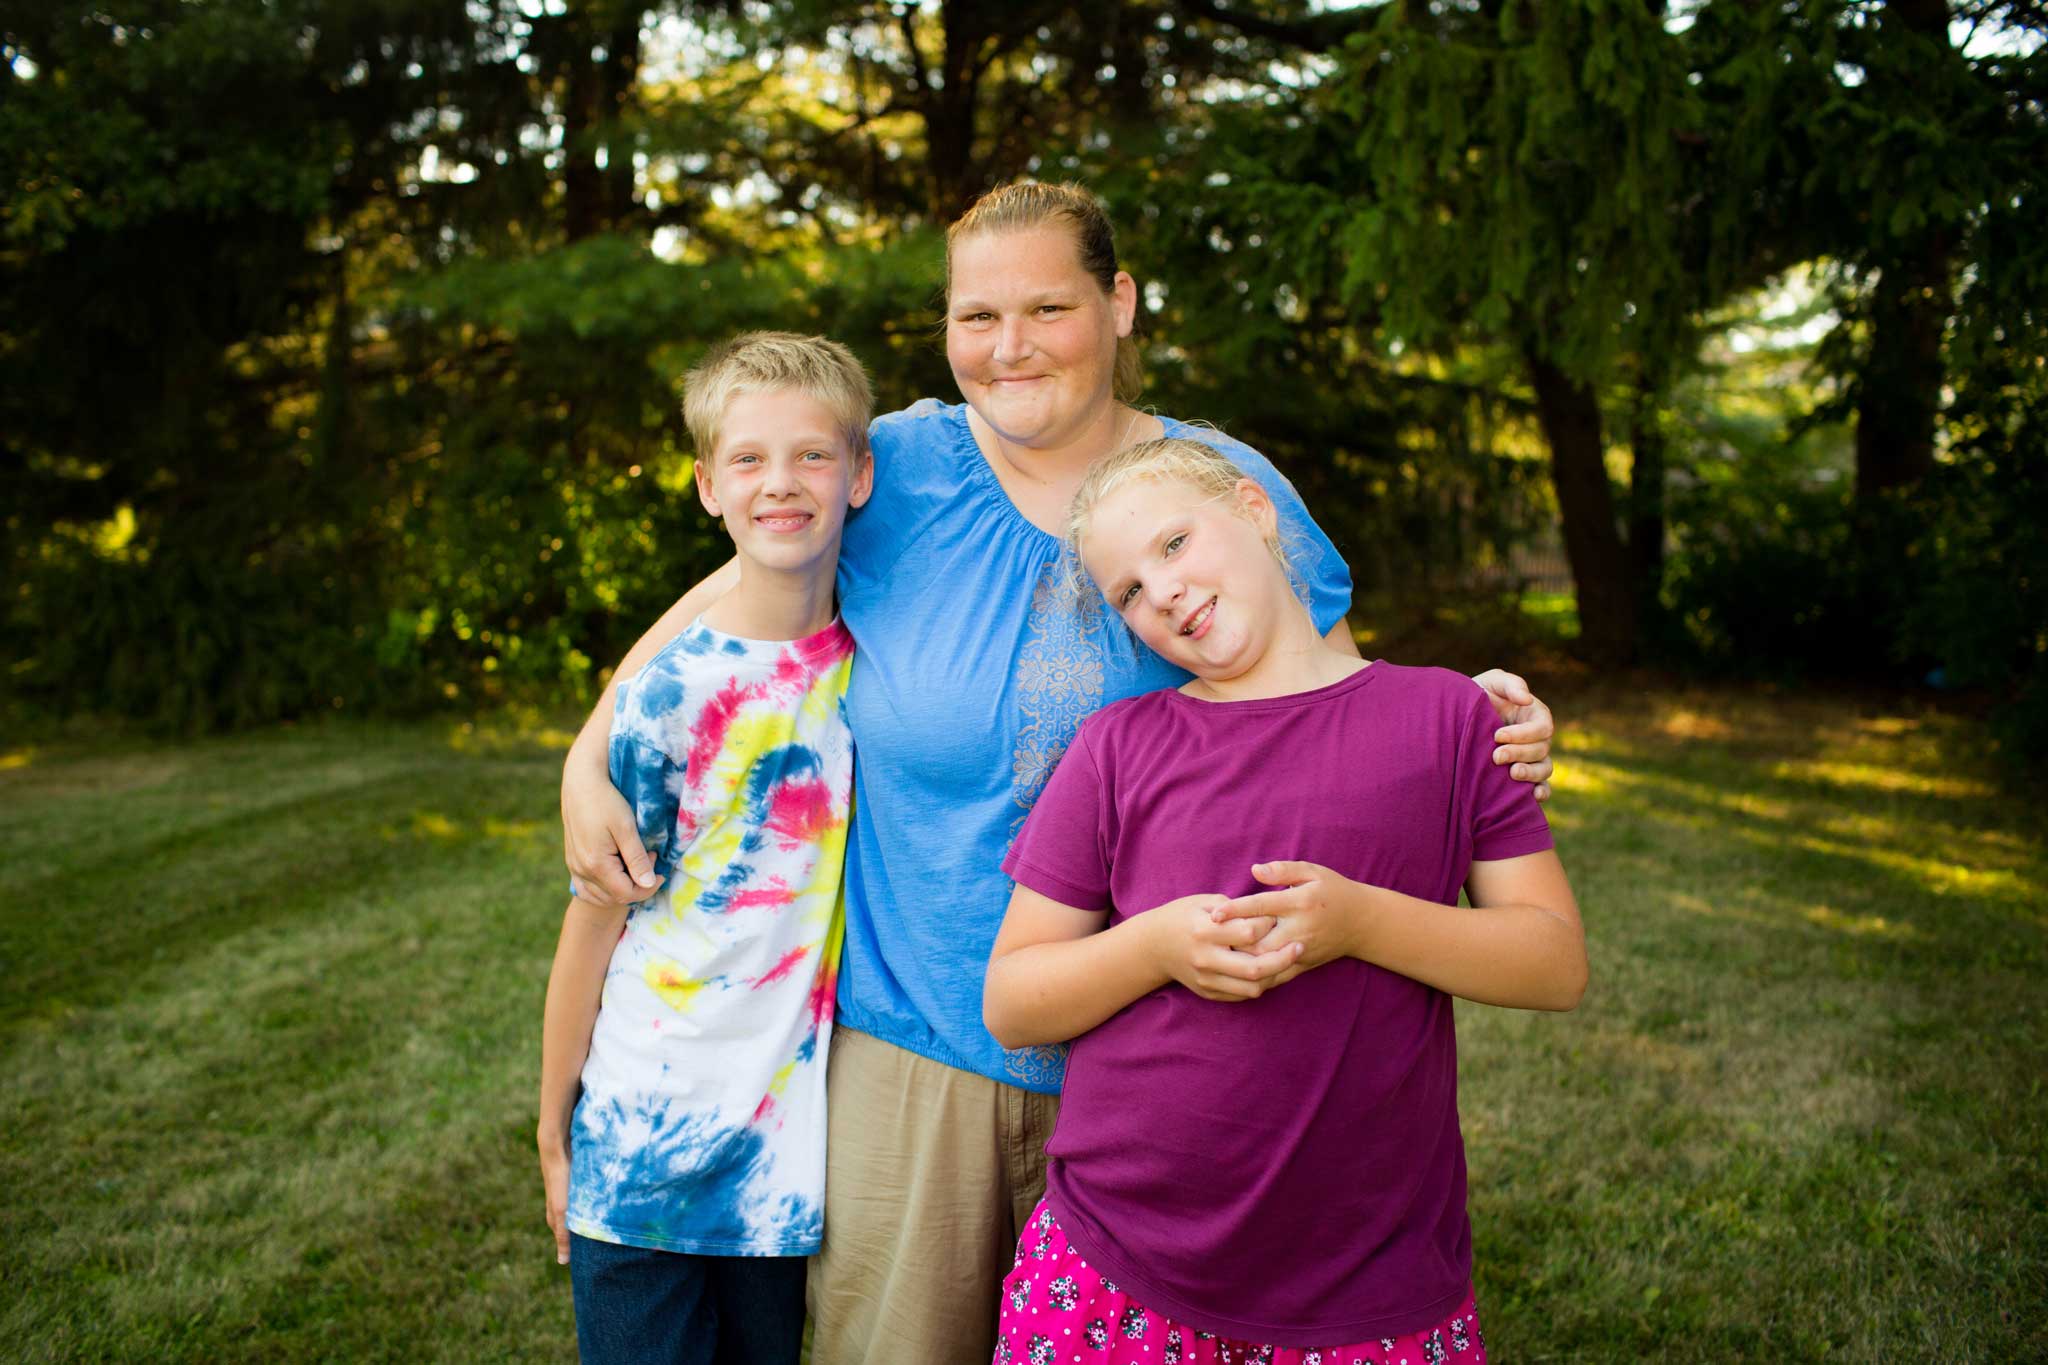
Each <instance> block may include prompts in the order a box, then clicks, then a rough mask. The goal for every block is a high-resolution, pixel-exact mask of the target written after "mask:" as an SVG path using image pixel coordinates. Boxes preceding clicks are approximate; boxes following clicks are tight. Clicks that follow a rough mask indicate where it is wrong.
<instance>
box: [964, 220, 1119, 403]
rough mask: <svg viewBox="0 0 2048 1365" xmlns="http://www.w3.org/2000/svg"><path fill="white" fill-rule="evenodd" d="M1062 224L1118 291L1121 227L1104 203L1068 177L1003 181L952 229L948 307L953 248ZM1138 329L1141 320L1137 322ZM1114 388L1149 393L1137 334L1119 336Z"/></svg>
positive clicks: (1105, 286) (1101, 278) (1105, 287)
mask: <svg viewBox="0 0 2048 1365" xmlns="http://www.w3.org/2000/svg"><path fill="white" fill-rule="evenodd" d="M1048 223H1056V224H1058V225H1060V226H1062V227H1064V228H1066V229H1067V230H1068V231H1069V232H1072V233H1073V234H1074V249H1075V251H1076V252H1077V253H1079V255H1080V258H1081V269H1082V270H1084V271H1086V272H1087V274H1088V276H1089V278H1090V279H1092V280H1094V281H1095V283H1096V284H1098V285H1100V286H1101V287H1102V292H1103V293H1105V294H1108V293H1111V292H1113V291H1114V290H1115V289H1116V272H1117V263H1116V229H1114V228H1112V227H1111V226H1110V225H1109V214H1107V213H1106V212H1104V211H1103V207H1102V201H1101V200H1099V199H1097V198H1096V197H1095V196H1094V195H1093V194H1090V193H1089V192H1088V191H1087V190H1086V189H1084V188H1082V187H1081V186H1079V185H1076V184H1074V183H1073V182H1072V181H1068V182H1066V183H1064V184H1059V185H1048V184H1046V183H1045V182H1043V181H1039V180H1019V181H1017V182H1015V183H1014V184H1009V185H998V186H997V187H996V188H995V189H992V190H990V191H989V192H988V193H987V194H984V195H982V196H981V198H979V199H977V200H975V201H974V202H973V203H972V204H970V205H969V206H968V208H967V212H965V213H963V214H961V215H960V217H959V218H958V219H956V220H954V223H953V225H952V226H951V227H949V228H947V229H946V305H947V309H948V311H949V312H950V310H951V308H952V302H953V248H954V246H956V245H957V244H958V243H960V242H962V241H964V240H966V239H967V238H969V237H974V236H978V235H980V234H982V233H1000V232H1022V231H1025V230H1027V229H1030V228H1035V227H1044V226H1045V225H1046V224H1048ZM1133 327H1134V329H1135V322H1134V323H1133ZM1110 383H1111V392H1112V393H1113V394H1114V395H1115V396H1116V399H1117V401H1118V402H1120V403H1135V402H1137V401H1138V396H1139V395H1140V394H1141V393H1143V392H1144V391H1145V376H1144V369H1143V366H1142V365H1141V364H1140V362H1139V359H1138V343H1137V340H1136V338H1135V336H1127V337H1118V338H1117V342H1116V370H1115V373H1114V375H1113V376H1112V378H1111V381H1110Z"/></svg>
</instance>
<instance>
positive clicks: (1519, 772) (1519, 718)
mask: <svg viewBox="0 0 2048 1365" xmlns="http://www.w3.org/2000/svg"><path fill="white" fill-rule="evenodd" d="M1472 681H1473V682H1476V683H1478V684H1479V685H1480V686H1481V687H1483V688H1485V689H1486V699H1487V700H1488V701H1490V702H1492V703H1493V709H1494V711H1495V712H1496V713H1497V714H1498V715H1499V716H1500V718H1501V720H1502V722H1503V724H1502V725H1501V727H1500V728H1499V729H1498V730H1495V731H1494V732H1493V742H1494V743H1495V745H1497V746H1498V747H1497V748H1495V749H1494V751H1493V761H1494V762H1495V763H1511V764H1513V765H1514V766H1513V767H1511V768H1509V769H1508V775H1509V776H1510V777H1512V778H1514V779H1515V781H1517V782H1534V783H1535V784H1536V799H1537V800H1538V801H1548V800H1549V799H1550V774H1551V772H1552V771H1553V770H1554V765H1553V764H1552V763H1551V761H1550V739H1551V736H1552V735H1553V734H1554V733H1555V732H1556V727H1555V725H1554V724H1553V723H1552V721H1551V717H1550V708H1549V707H1547V706H1545V705H1544V704H1543V703H1542V701H1541V700H1539V699H1538V698H1537V696H1536V694H1535V693H1534V692H1531V691H1530V690H1529V684H1527V683H1526V682H1523V681H1522V680H1521V679H1520V678H1518V677H1516V676H1515V675H1514V674H1512V673H1508V672H1504V671H1503V670H1501V669H1498V668H1489V669H1487V670H1486V672H1484V673H1481V674H1480V675H1478V676H1477V677H1475V678H1474V679H1472Z"/></svg>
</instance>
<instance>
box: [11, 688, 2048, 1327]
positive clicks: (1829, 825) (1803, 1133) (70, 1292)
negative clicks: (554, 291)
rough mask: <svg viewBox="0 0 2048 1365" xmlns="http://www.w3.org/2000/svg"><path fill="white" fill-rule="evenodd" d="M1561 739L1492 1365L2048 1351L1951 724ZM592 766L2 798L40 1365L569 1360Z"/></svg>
mask: <svg viewBox="0 0 2048 1365" xmlns="http://www.w3.org/2000/svg"><path fill="white" fill-rule="evenodd" d="M1549 700H1550V701H1551V702H1552V704H1553V705H1554V706H1555V708H1556V710H1557V712H1558V714H1559V715H1560V716H1561V717H1563V718H1564V723H1565V725H1566V726H1567V729H1566V731H1565V733H1564V735H1563V738H1562V740H1561V743H1560V746H1559V747H1560V754H1559V763H1560V769H1559V779H1558V783H1557V786H1558V797H1557V799H1556V800H1555V801H1554V802H1552V803H1551V805H1550V808H1549V815H1550V817H1551V820H1552V823H1553V826H1554V828H1555V829H1556V830H1557V831H1558V832H1559V849H1560V853H1561V855H1562V857H1563V859H1564V861H1565V864H1566V866H1567V868H1568V869H1569V870H1570V872H1571V875H1572V879H1573V883H1574V887H1575V889H1576V890H1577V891H1578V894H1579V899H1580V903H1581V907H1582V909H1583V912H1584V915H1585V920H1586V925H1587V936H1588V948H1589V952H1590V955H1591V958H1592V965H1593V976H1592V985H1591V988H1590V990H1589V991H1588V994H1587V996H1586V999H1585V1002H1584V1004H1583V1005H1582V1006H1581V1007H1580V1009H1579V1010H1578V1011H1576V1012H1575V1013H1572V1014H1567V1015H1553V1014H1543V1013H1534V1012H1521V1011H1512V1010H1500V1009H1489V1008H1485V1007H1481V1006H1475V1005H1469V1004H1465V1003H1462V1002H1461V1003H1460V1004H1459V1005H1458V1006H1457V1027H1458V1035H1459V1053H1460V1074H1459V1102H1460V1108H1461V1110H1462V1112H1463V1115H1464V1128H1465V1136H1466V1147H1467V1152H1468V1160H1469V1162H1470V1169H1471V1171H1472V1184H1471V1190H1472V1214H1473V1232H1474V1238H1475V1247H1476V1250H1477V1262H1476V1267H1475V1273H1476V1276H1477V1279H1478V1283H1479V1295H1480V1297H1481V1299H1482V1300H1484V1301H1485V1302H1487V1303H1489V1304H1495V1305H1498V1309H1497V1312H1496V1316H1495V1318H1494V1319H1493V1321H1492V1322H1489V1327H1488V1336H1489V1339H1490V1341H1489V1344H1490V1345H1492V1344H1494V1342H1493V1340H1492V1339H1493V1338H1495V1336H1496V1327H1495V1324H1496V1323H1497V1324H1499V1327H1498V1331H1499V1333H1500V1334H1501V1339H1500V1342H1499V1346H1500V1353H1501V1355H1502V1358H1507V1357H1508V1355H1510V1354H1513V1355H1514V1356H1515V1358H1527V1359H1545V1358H1548V1359H1566V1360H1637V1359H1645V1360H1648V1359H1655V1360H1663V1359H1690V1358H1703V1357H1706V1356H1709V1355H1712V1356H1714V1357H1716V1358H1728V1359H1742V1358H1754V1359H1762V1358H1768V1357H1773V1356H1776V1357H1783V1358H1799V1359H1808V1358H1822V1357H1827V1358H1843V1359H1872V1358H1882V1357H1885V1356H1888V1355H1899V1356H1902V1357H1903V1356H1906V1355H1914V1356H1918V1355H1929V1356H1934V1355H1938V1354H1940V1353H1941V1352H1943V1351H1945V1352H1946V1353H1947V1355H1949V1356H1951V1357H1954V1358H1975V1359H2023V1358H2041V1357H2042V1356H2043V1355H2044V1351H2043V1350H2042V1349H2038V1348H2041V1347H2043V1346H2044V1345H2048V1342H2044V1340H2043V1334H2042V1330H2041V1329H2040V1328H2039V1326H2037V1325H2032V1326H2030V1325H2029V1324H2030V1323H2034V1322H2035V1321H2036V1320H2035V1319H2033V1318H2030V1317H2029V1315H2030V1314H2034V1315H2038V1311H2039V1308H2038V1306H2039V1302H2040V1294H2039V1292H2038V1290H2039V1287H2040V1285H2041V1284H2043V1283H2044V1282H2048V1278H2044V1275H2048V1251H2044V1248H2048V1124H2042V1123H2040V1122H2038V1121H2036V1118H2037V1117H2038V1115H2039V1113H2040V1111H2041V1104H2042V1091H2041V1081H2040V1079H2039V1077H2040V1059H2041V1057H2042V1056H2043V1055H2048V997H2044V995H2043V993H2042V991H2041V988H2040V980H2041V973H2042V970H2043V967H2044V964H2048V933H2044V927H2043V924H2044V921H2043V911H2044V901H2048V896H2044V894H2043V888H2044V887H2048V836H2044V833H2043V830H2044V824H2043V821H2042V819H2041V815H2040V812H2039V810H2038V809H2037V808H2034V807H2030V806H2027V805H2025V804H2023V803H2021V802H2019V801H2017V800H2016V799H2015V798H2014V797H2013V796H2012V795H2010V794H2006V793H2002V792H2000V791H1999V790H1998V789H1997V787H1996V784H1995V781H1994V779H1993V777H1992V775H1991V772H1990V770H1989V768H1988V766H1987V765H1986V763H1985V762H1984V761H1983V746H1982V744H1981V743H1979V741H1978V738H1977V736H1976V735H1975V732H1974V731H1972V730H1970V729H1969V728H1968V727H1967V726H1966V725H1964V724H1963V723H1962V722H1959V721H1957V720H1956V719H1954V718H1952V717H1946V716H1942V715H1939V714H1932V713H1930V714H1927V715H1903V716H1896V717H1892V716H1885V715H1872V714H1864V713H1862V712H1860V711H1859V710H1858V709H1857V704H1855V703H1851V702H1848V701H1844V700H1841V699H1832V698H1811V697H1804V696H1800V697H1777V696H1768V695H1760V694H1758V693H1756V692H1745V693H1738V692H1733V691H1730V692H1728V693H1720V692H1712V691H1706V690H1702V689H1693V690H1690V691H1678V692H1673V693H1670V694H1665V693H1661V692H1654V691H1645V692H1639V693H1637V694H1632V695H1627V696H1621V695H1617V696H1613V697H1607V698H1604V699H1603V698H1599V697H1595V698H1593V699H1591V700H1587V699H1583V698H1578V699H1575V698H1573V697H1571V696H1569V695H1566V696H1561V697H1552V698H1549ZM1863 705H1864V706H1865V707H1866V708H1867V706H1868V703H1864V704H1863ZM567 724H568V722H564V721H562V720H561V719H560V718H553V717H542V716H539V715H527V716H514V717H497V718H490V719H486V720H478V721H474V722H471V724H470V728H469V729H468V730H467V731H465V730H463V729H462V727H461V726H460V725H449V724H421V725H417V726H412V727H401V726H385V727H375V726H367V725H358V726H353V727H351V726H346V725H337V726H332V727H314V726H308V727H303V728H300V729H298V730H296V731H292V732H275V733H267V734H262V735H253V736H244V737H235V738H231V739H227V740H220V741H206V742H204V743H200V744H192V745H159V744H151V745H137V746H134V747H133V748H132V749H130V750H127V751H119V750H112V749H107V748H101V749H97V750H92V751H85V752H71V751H68V750H64V749H61V748H59V749H53V750H49V751H45V752H41V753H38V754H37V755H36V757H35V759H34V761H33V763H31V764H28V765H25V766H22V767H18V768H15V769H13V770H0V969H4V970H5V972H6V973H7V975H8V979H9V980H10V983H11V985H12V987H13V990H14V998H13V999H12V1000H9V1001H7V1002H5V1003H6V1007H5V1008H0V1056H4V1057H5V1060H6V1070H5V1071H4V1072H0V1074H4V1075H5V1076H6V1080H5V1081H0V1104H5V1106H6V1112H7V1114H8V1121H7V1123H6V1124H4V1125H0V1181H4V1182H6V1184H7V1187H8V1189H9V1190H10V1191H11V1192H12V1194H13V1199H12V1202H11V1203H10V1206H9V1212H8V1214H7V1215H6V1216H5V1217H4V1218H0V1223H4V1226H5V1230H6V1232H7V1234H8V1236H9V1238H10V1255H11V1256H12V1258H13V1259H12V1261H10V1264H9V1270H10V1284H13V1283H15V1282H16V1280H17V1279H18V1281H19V1283H20V1284H21V1285H22V1286H23V1288H22V1290H21V1291H20V1292H19V1293H18V1294H16V1295H15V1296H13V1298H12V1299H11V1301H0V1356H10V1358H11V1354H26V1355H28V1356H29V1357H31V1358H35V1357H36V1353H37V1352H38V1351H41V1352H42V1354H43V1355H46V1356H48V1357H49V1358H53V1359H99V1358H115V1357H120V1356H122V1355H123V1353H124V1351H125V1354H126V1357H127V1358H149V1359H195V1360H198V1359H205V1360H212V1359H258V1358H261V1359H278V1360H315V1359H395V1358H410V1356H411V1355H418V1356H420V1357H421V1358H438V1357H446V1358H462V1359H533V1360H540V1359H567V1358H571V1357H572V1355H573V1351H574V1337H573V1332H572V1329H571V1325H570V1320H569V1299H568V1292H567V1289H566V1287H565V1285H564V1283H563V1281H562V1280H561V1279H560V1278H559V1275H558V1273H557V1268H556V1267H555V1266H554V1265H553V1261H552V1256H551V1255H550V1254H548V1251H547V1247H546V1245H545V1232H544V1230H543V1229H542V1227H541V1224H540V1218H539V1211H538V1204H539V1189H538V1184H537V1181H536V1180H535V1179H534V1177H533V1174H532V1171H531V1165H532V1159H533V1158H532V1142H533V1138H532V1134H533V1120H534V1112H533V1093H534V1086H535V1074H534V1073H535V1068H536V1061H535V1058H536V1055H537V1044H536V1040H537V1036H538V1027H539V1009H540V1000H541V993H542V989H543V983H544V982H545V980H546V975H547V965H548V960H549V954H550V951H551V948H552V945H553V942H554V937H555V933H556V931H557V929H558V928H559V925H560V916H561V905H562V901H563V899H564V896H563V887H562V881H563V877H562V871H561V864H560V861H559V853H558V849H557V847H556V844H557V837H558V827H557V824H556V815H555V804H556V795H555V792H556V783H557V778H558V775H559V767H560V744H562V743H566V742H567V737H568V730H567V729H566V728H565V727H566V725H567ZM1844 774H1847V778H1846V779H1845V778H1844ZM1890 774H1903V775H1906V776H1907V777H1909V778H1910V779H1911V780H1910V781H1907V782H1892V781H1891V780H1890V777H1889V776H1888V775H1890ZM104 829H119V830H121V831H123V834H122V840H121V844H120V847H119V848H118V849H117V850H114V851H113V852H112V853H109V852H108V851H107V850H105V849H102V848H99V847H95V846H93V844H92V842H91V841H85V840H80V839H78V838H77V837H76V834H75V831H78V830H104ZM84 906H91V907H96V908H97V907H105V908H106V910H107V912H108V914H109V915H110V916H112V917H113V918H114V919H115V920H116V921H117V922H118V923H119V925H120V926H121V931H120V933H119V934H116V935H111V936H110V935H102V934H91V933H82V932H80V931H79V920H78V918H77V914H76V912H75V907H84ZM53 907H54V909H53ZM169 1042H174V1044H175V1045H167V1043H169ZM17 1266H18V1267H19V1270H20V1273H19V1274H18V1275H16V1274H15V1273H14V1272H15V1270H16V1267H17ZM1653 1291H1654V1292H1653ZM1916 1314H1917V1315H1919V1316H1917V1317H1916V1316H1915V1315H1916ZM1787 1323H1797V1324H1801V1328H1800V1330H1801V1331H1802V1332H1804V1333H1806V1335H1804V1336H1794V1335H1791V1334H1788V1333H1787V1332H1786V1331H1785V1330H1784V1326H1783V1325H1784V1324H1787ZM451 1333H453V1336H451V1335H450V1334H451ZM2029 1333H2031V1335H2029ZM437 1334H438V1335H437ZM1517 1336H1519V1338H1520V1339H1519V1340H1517V1339H1516V1338H1517ZM451 1339H453V1340H459V1341H460V1342H461V1343H462V1345H461V1347H459V1348H454V1351H453V1353H451V1351H450V1350H449V1349H448V1348H446V1347H445V1346H444V1345H432V1346H430V1348H428V1349H422V1350H411V1349H410V1348H412V1347H414V1346H416V1345H417V1344H418V1343H421V1342H426V1343H446V1342H447V1341H449V1340H451ZM23 1342H27V1343H30V1345H29V1347H28V1349H27V1350H26V1351H25V1352H13V1351H12V1350H11V1348H13V1347H15V1346H16V1345H17V1344H19V1343H23ZM1785 1342H1793V1343H1795V1344H1796V1343H1798V1342H1805V1343H1808V1344H1810V1345H1811V1346H1812V1347H1813V1349H1811V1350H1796V1349H1795V1350H1779V1351H1776V1352H1772V1351H1770V1350H1767V1349H1765V1348H1766V1347H1767V1346H1772V1345H1776V1344H1781V1343H1785ZM1703 1343H1704V1344H1703ZM45 1346H47V1349H45ZM117 1347H118V1348H119V1349H117ZM1709 1347H1711V1348H1712V1349H1711V1350H1709V1349H1708V1348H1709ZM820 1365H823V1363H822V1362H821V1363H820Z"/></svg>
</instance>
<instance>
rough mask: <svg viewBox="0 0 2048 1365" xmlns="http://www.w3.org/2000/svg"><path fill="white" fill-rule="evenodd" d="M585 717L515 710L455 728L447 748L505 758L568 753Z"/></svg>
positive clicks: (494, 714)
mask: <svg viewBox="0 0 2048 1365" xmlns="http://www.w3.org/2000/svg"><path fill="white" fill-rule="evenodd" d="M582 723H583V718H582V717H581V716H573V717H572V716H566V715H563V714H561V713H559V712H553V711H541V710H538V709H536V708H534V707H513V708H507V709H506V710H503V711H496V712H493V713H491V714H490V715H488V716H482V717H476V718H473V719H470V720H465V721H461V722H459V723H457V724H454V725H451V726H449V728H448V732H447V741H446V742H447V746H448V747H449V748H450V749H452V750H454V751H455V752H456V753H458V754H501V753H508V752H519V751H524V750H534V749H541V750H546V751H548V752H551V753H566V752H567V751H568V748H569V746H570V745H571V744H573V743H574V742H575V740H576V731H577V729H578V728H580V727H581V725H582Z"/></svg>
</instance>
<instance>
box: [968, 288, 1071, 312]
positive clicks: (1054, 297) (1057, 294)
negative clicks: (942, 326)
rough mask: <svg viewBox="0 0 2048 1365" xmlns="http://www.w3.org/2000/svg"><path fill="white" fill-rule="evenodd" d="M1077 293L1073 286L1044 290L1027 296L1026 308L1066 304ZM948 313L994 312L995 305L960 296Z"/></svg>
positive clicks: (982, 300)
mask: <svg viewBox="0 0 2048 1365" xmlns="http://www.w3.org/2000/svg"><path fill="white" fill-rule="evenodd" d="M1075 292H1076V291H1075V290H1074V288H1073V287H1072V286H1061V287H1060V288H1057V289H1042V290H1040V291H1039V292H1038V293H1036V294H1029V295H1026V296H1025V300H1024V307H1026V308H1035V307H1037V306H1038V305H1039V304H1042V303H1066V302H1068V301H1069V300H1071V299H1072V298H1073V296H1074V293H1075ZM947 311H949V312H954V313H960V312H970V313H972V312H994V311H995V305H993V304H991V303H989V302H988V301H987V300H986V299H981V298H976V297H975V296H974V295H972V294H965V295H962V296H960V297H959V298H956V299H954V300H953V302H952V305H951V306H950V308H949V309H948V310H947Z"/></svg>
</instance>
